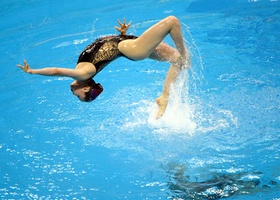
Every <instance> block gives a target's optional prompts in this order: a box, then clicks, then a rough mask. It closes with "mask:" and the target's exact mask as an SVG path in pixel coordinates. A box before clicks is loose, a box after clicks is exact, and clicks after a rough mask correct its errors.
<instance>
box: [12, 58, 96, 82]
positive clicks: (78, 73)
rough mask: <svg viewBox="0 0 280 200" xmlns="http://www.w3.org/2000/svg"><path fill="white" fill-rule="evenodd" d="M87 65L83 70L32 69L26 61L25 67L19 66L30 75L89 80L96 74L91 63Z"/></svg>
mask: <svg viewBox="0 0 280 200" xmlns="http://www.w3.org/2000/svg"><path fill="white" fill-rule="evenodd" d="M86 64H87V63H84V67H83V68H82V69H68V68H57V67H49V68H42V69H31V68H30V67H29V65H28V63H27V62H26V60H24V65H23V66H22V65H17V66H18V67H20V68H21V69H22V70H23V71H24V72H26V73H29V74H37V75H43V76H64V77H71V78H73V79H76V80H87V79H88V78H90V77H91V76H93V75H94V74H95V72H96V70H95V67H92V66H91V65H92V64H91V63H89V64H88V65H90V64H91V65H90V66H86Z"/></svg>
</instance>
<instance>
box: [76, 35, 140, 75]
mask: <svg viewBox="0 0 280 200" xmlns="http://www.w3.org/2000/svg"><path fill="white" fill-rule="evenodd" d="M136 38H137V36H133V35H114V36H105V37H101V38H99V39H97V40H96V41H95V42H93V43H91V44H90V45H88V46H87V47H86V48H85V49H84V51H83V52H82V53H81V54H80V56H79V59H78V62H77V64H78V63H80V62H90V63H92V64H93V65H94V66H95V68H96V74H97V73H99V72H100V71H101V70H102V69H103V68H104V67H105V66H106V65H108V64H109V63H110V62H112V61H113V60H115V59H117V58H119V57H120V56H125V55H123V54H122V53H121V52H120V50H119V49H118V44H119V43H120V42H121V41H123V40H127V39H136Z"/></svg>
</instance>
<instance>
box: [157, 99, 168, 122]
mask: <svg viewBox="0 0 280 200" xmlns="http://www.w3.org/2000/svg"><path fill="white" fill-rule="evenodd" d="M156 102H157V104H158V112H157V116H156V119H159V118H161V117H162V115H163V114H164V112H165V110H166V107H167V104H168V99H166V98H164V97H162V96H160V97H158V98H157V99H156Z"/></svg>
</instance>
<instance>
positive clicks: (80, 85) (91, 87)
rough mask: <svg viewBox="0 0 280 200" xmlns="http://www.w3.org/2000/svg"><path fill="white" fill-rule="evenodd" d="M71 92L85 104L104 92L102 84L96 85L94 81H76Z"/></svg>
mask: <svg viewBox="0 0 280 200" xmlns="http://www.w3.org/2000/svg"><path fill="white" fill-rule="evenodd" d="M70 87H71V91H72V92H73V94H74V95H75V96H77V97H78V98H79V99H80V100H81V101H83V102H91V101H93V100H94V99H96V98H97V97H98V96H99V95H100V94H101V93H102V91H103V87H102V85H101V84H100V83H95V81H94V80H93V79H89V80H87V81H74V82H73V83H72V84H71V86H70Z"/></svg>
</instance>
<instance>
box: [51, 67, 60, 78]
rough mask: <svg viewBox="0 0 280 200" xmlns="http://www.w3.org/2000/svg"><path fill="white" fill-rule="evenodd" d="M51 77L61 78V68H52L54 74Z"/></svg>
mask: <svg viewBox="0 0 280 200" xmlns="http://www.w3.org/2000/svg"><path fill="white" fill-rule="evenodd" d="M50 75H51V76H60V75H61V72H60V70H59V68H56V67H54V68H52V72H51V74H50Z"/></svg>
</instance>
